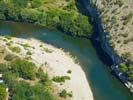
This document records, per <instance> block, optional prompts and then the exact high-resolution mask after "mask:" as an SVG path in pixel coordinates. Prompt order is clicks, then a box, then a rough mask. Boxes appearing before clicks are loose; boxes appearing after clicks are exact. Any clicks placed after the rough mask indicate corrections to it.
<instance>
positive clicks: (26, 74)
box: [11, 59, 36, 80]
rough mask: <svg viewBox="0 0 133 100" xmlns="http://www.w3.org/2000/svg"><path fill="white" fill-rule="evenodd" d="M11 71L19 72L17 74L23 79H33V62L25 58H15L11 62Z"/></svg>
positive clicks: (34, 73) (34, 72) (34, 74)
mask: <svg viewBox="0 0 133 100" xmlns="http://www.w3.org/2000/svg"><path fill="white" fill-rule="evenodd" d="M11 67H12V71H13V72H14V73H19V76H20V77H22V78H24V79H30V80H33V79H35V76H36V71H35V64H34V63H32V62H28V61H27V60H21V59H17V60H15V61H12V62H11Z"/></svg>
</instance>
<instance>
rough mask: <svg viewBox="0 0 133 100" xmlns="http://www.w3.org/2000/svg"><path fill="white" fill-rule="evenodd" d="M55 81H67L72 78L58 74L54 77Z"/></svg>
mask: <svg viewBox="0 0 133 100" xmlns="http://www.w3.org/2000/svg"><path fill="white" fill-rule="evenodd" d="M52 80H53V81H54V82H65V81H66V80H70V77H69V76H56V77H54V78H53V79H52Z"/></svg>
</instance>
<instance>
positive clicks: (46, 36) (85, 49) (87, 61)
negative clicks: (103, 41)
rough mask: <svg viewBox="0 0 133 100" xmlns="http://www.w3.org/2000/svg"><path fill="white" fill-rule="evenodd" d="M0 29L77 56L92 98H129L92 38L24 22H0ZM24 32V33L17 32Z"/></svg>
mask: <svg viewBox="0 0 133 100" xmlns="http://www.w3.org/2000/svg"><path fill="white" fill-rule="evenodd" d="M0 33H4V34H3V35H5V34H10V33H16V34H19V35H18V37H19V38H30V37H33V38H36V39H38V40H41V41H43V42H45V43H48V44H51V45H54V46H56V47H58V48H63V49H64V50H65V51H66V52H70V53H71V54H72V55H73V56H76V57H77V59H78V61H79V62H80V65H81V66H82V68H83V69H84V71H85V72H86V76H87V79H88V81H89V84H90V86H91V89H92V91H93V94H94V99H95V100H132V98H133V96H132V95H131V94H130V93H129V92H128V90H127V89H126V88H125V87H124V86H123V85H122V84H121V83H120V82H119V81H118V80H117V79H115V78H114V77H113V76H112V75H111V74H110V70H109V68H108V67H107V66H105V65H104V64H103V63H102V62H101V61H100V59H99V58H98V56H97V54H96V51H95V49H94V48H93V46H92V44H91V42H90V41H89V40H87V39H81V38H75V37H71V36H68V35H66V34H63V33H61V32H55V31H53V32H52V31H48V30H45V29H44V28H42V27H39V26H36V25H30V24H25V23H12V22H0ZM20 33H26V34H28V36H27V35H20Z"/></svg>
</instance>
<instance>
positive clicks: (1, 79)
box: [0, 74, 4, 83]
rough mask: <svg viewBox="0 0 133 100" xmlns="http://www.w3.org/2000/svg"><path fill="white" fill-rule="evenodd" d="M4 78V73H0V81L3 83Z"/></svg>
mask: <svg viewBox="0 0 133 100" xmlns="http://www.w3.org/2000/svg"><path fill="white" fill-rule="evenodd" d="M3 82H4V81H3V78H2V74H0V83H3Z"/></svg>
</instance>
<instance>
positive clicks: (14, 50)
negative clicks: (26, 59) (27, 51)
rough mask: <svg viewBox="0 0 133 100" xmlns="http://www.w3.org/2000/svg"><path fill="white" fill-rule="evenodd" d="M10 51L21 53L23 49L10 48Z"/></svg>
mask: <svg viewBox="0 0 133 100" xmlns="http://www.w3.org/2000/svg"><path fill="white" fill-rule="evenodd" d="M9 49H10V50H11V51H12V52H15V53H20V51H21V49H20V48H19V47H14V46H9Z"/></svg>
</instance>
